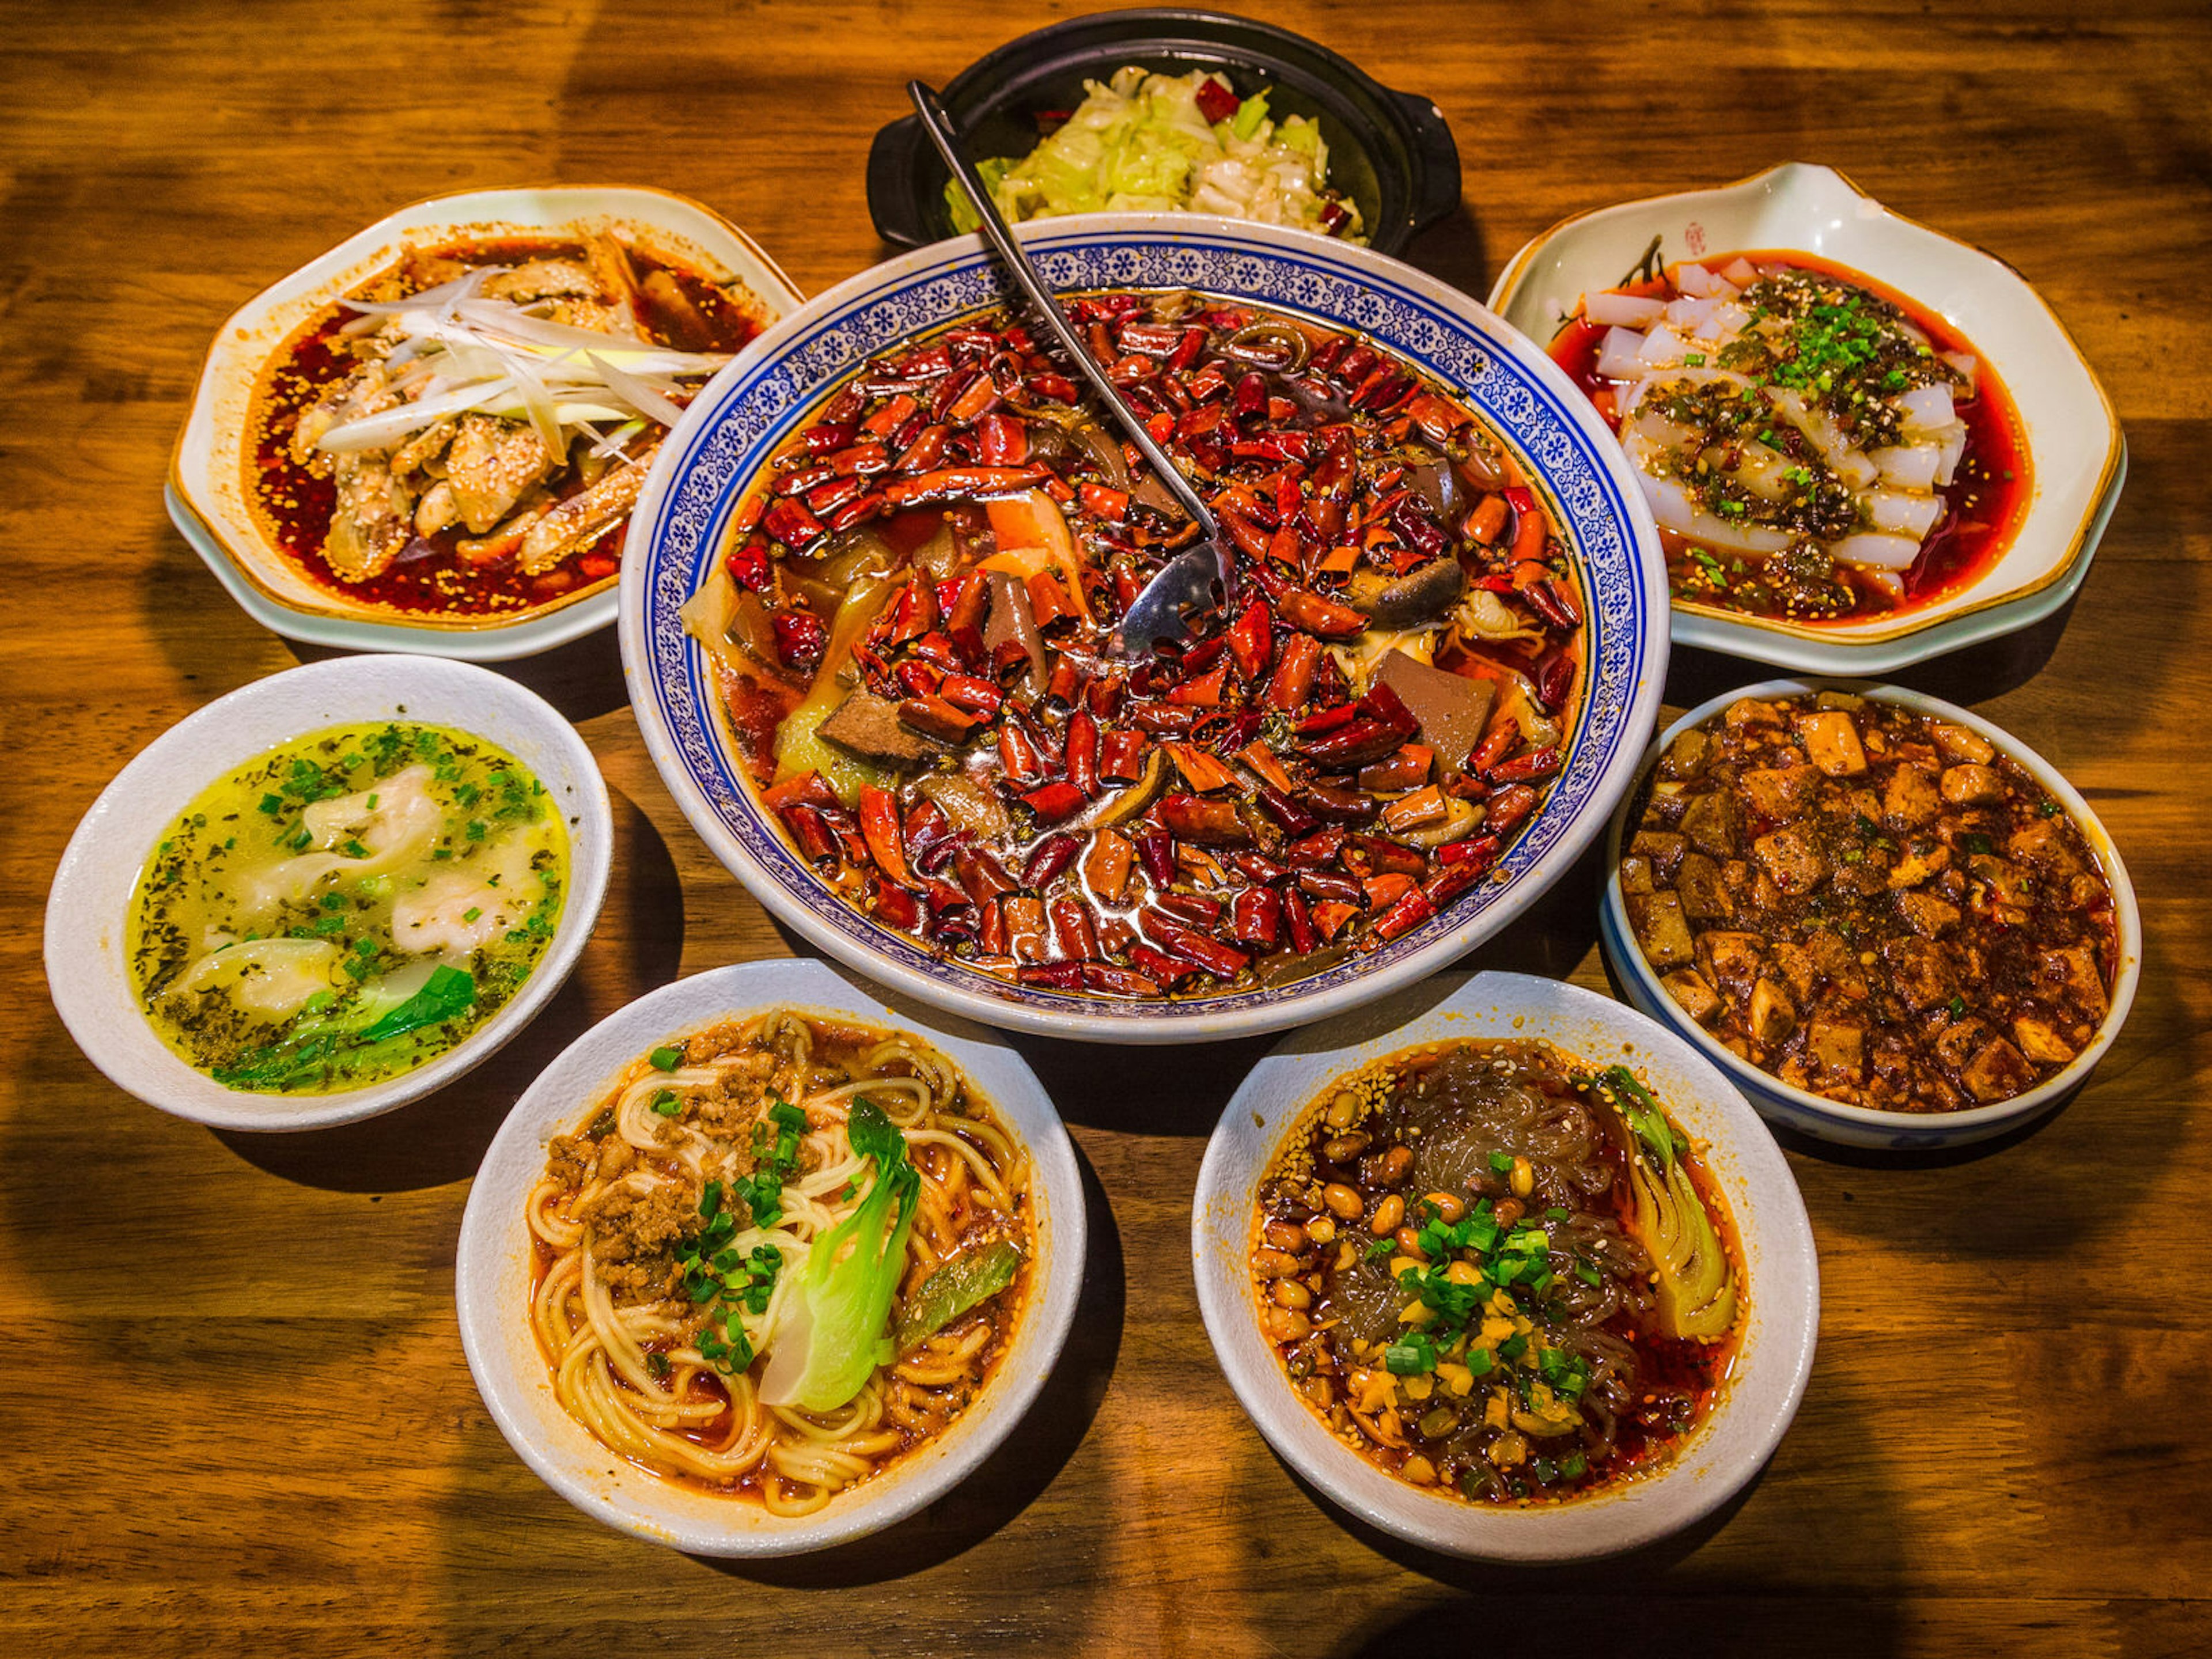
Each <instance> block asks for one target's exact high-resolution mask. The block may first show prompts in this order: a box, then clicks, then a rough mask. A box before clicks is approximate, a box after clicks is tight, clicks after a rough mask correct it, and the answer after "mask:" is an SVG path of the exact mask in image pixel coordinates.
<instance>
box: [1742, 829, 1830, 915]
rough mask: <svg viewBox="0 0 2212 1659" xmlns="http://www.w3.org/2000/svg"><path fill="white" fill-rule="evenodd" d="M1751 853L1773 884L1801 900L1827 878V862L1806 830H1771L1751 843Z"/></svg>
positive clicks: (1818, 845) (1818, 846) (1818, 844)
mask: <svg viewBox="0 0 2212 1659" xmlns="http://www.w3.org/2000/svg"><path fill="white" fill-rule="evenodd" d="M1751 850H1752V852H1753V855H1754V856H1756V857H1757V858H1758V860H1759V865H1760V866H1761V867H1762V868H1764V869H1765V872H1766V873H1767V874H1768V875H1769V876H1771V877H1772V878H1773V880H1774V884H1775V885H1776V886H1777V887H1779V888H1780V889H1781V890H1783V891H1784V892H1785V893H1787V894H1789V895H1790V896H1791V897H1793V898H1802V897H1803V896H1805V895H1806V894H1808V893H1809V892H1811V891H1812V890H1814V888H1816V887H1818V886H1819V885H1820V884H1821V883H1822V882H1823V881H1825V880H1826V879H1827V876H1828V860H1826V858H1824V857H1823V856H1821V853H1820V843H1819V842H1817V841H1815V840H1814V838H1813V836H1811V834H1810V833H1808V831H1806V830H1803V829H1796V828H1784V829H1775V830H1771V831H1769V832H1768V833H1767V834H1765V835H1764V836H1760V837H1759V839H1758V840H1757V841H1755V842H1752V844H1751Z"/></svg>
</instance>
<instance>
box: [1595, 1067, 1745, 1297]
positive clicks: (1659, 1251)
mask: <svg viewBox="0 0 2212 1659" xmlns="http://www.w3.org/2000/svg"><path fill="white" fill-rule="evenodd" d="M1595 1083H1596V1087H1597V1088H1598V1090H1600V1091H1602V1092H1605V1093H1607V1094H1610V1095H1611V1097H1613V1104H1614V1106H1615V1107H1616V1109H1618V1110H1619V1111H1620V1116H1621V1121H1623V1122H1624V1123H1626V1125H1627V1126H1628V1128H1629V1131H1630V1139H1629V1160H1628V1161H1629V1188H1630V1193H1631V1195H1632V1198H1633V1200H1634V1206H1635V1207H1634V1212H1633V1216H1632V1222H1631V1226H1632V1231H1634V1233H1635V1235H1636V1237H1637V1241H1638V1243H1641V1244H1642V1245H1643V1246H1644V1249H1645V1251H1646V1252H1647V1253H1649V1255H1650V1257H1651V1264H1652V1267H1654V1268H1655V1269H1656V1274H1657V1281H1658V1282H1657V1284H1656V1287H1655V1294H1654V1297H1653V1300H1654V1303H1655V1304H1656V1311H1657V1313H1658V1316H1659V1322H1660V1323H1661V1325H1662V1327H1663V1328H1665V1330H1666V1332H1667V1334H1668V1335H1670V1336H1678V1337H1694V1338H1699V1339H1701V1340H1713V1339H1715V1338H1718V1337H1722V1336H1725V1335H1726V1334H1728V1332H1729V1328H1731V1327H1732V1326H1733V1325H1734V1324H1735V1312H1736V1284H1735V1269H1734V1268H1733V1267H1730V1266H1729V1259H1728V1250H1727V1248H1726V1246H1724V1245H1723V1243H1722V1242H1721V1237H1720V1233H1719V1231H1718V1229H1717V1228H1716V1227H1715V1226H1714V1225H1713V1218H1712V1216H1711V1213H1710V1212H1708V1211H1707V1210H1706V1208H1705V1199H1704V1198H1703V1196H1702V1195H1700V1194H1699V1192H1698V1189H1697V1185H1696V1183H1695V1182H1692V1180H1691V1178H1690V1172H1689V1170H1688V1169H1687V1168H1686V1167H1685V1166H1684V1164H1683V1163H1682V1160H1681V1154H1682V1153H1683V1152H1686V1151H1687V1150H1688V1149H1689V1146H1688V1143H1687V1142H1686V1140H1684V1139H1682V1137H1681V1135H1680V1132H1679V1131H1677V1130H1676V1129H1675V1127H1674V1125H1673V1124H1672V1123H1670V1122H1669V1121H1668V1119H1667V1114H1666V1112H1665V1110H1664V1109H1662V1107H1661V1106H1660V1104H1659V1103H1658V1102H1657V1101H1656V1099H1654V1098H1653V1097H1652V1095H1651V1091H1650V1090H1648V1089H1646V1088H1645V1087H1644V1085H1642V1084H1641V1083H1638V1081H1637V1080H1636V1077H1635V1074H1634V1073H1632V1072H1631V1071H1630V1070H1629V1069H1628V1068H1627V1067H1626V1066H1607V1068H1606V1069H1605V1071H1603V1072H1602V1073H1600V1074H1599V1075H1598V1077H1597V1079H1595Z"/></svg>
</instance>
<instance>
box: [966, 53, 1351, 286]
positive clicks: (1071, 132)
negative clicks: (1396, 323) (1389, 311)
mask: <svg viewBox="0 0 2212 1659" xmlns="http://www.w3.org/2000/svg"><path fill="white" fill-rule="evenodd" d="M1209 80H1212V81H1213V82H1215V83H1216V84H1215V86H1214V88H1211V89H1209V94H1208V95H1209V99H1210V100H1211V99H1216V98H1221V97H1222V96H1223V94H1222V92H1221V90H1220V88H1224V87H1225V86H1226V82H1222V81H1221V80H1220V78H1219V77H1218V76H1212V75H1211V74H1210V72H1209V71H1206V70H1192V71H1191V73H1189V74H1188V75H1182V76H1170V75H1153V74H1150V73H1148V72H1147V71H1146V70H1143V69H1141V68H1139V67H1137V66H1135V65H1131V66H1130V67H1128V68H1127V69H1123V70H1119V71H1117V72H1116V73H1115V76H1114V78H1113V79H1112V80H1111V81H1110V82H1105V83H1103V84H1101V83H1100V82H1097V81H1088V82H1085V83H1084V85H1085V90H1086V93H1087V94H1088V95H1087V96H1085V99H1084V100H1083V102H1082V104H1081V105H1080V106H1079V107H1078V108H1077V110H1076V111H1075V112H1074V113H1073V115H1071V116H1070V117H1069V118H1067V121H1066V124H1065V125H1062V126H1061V127H1060V130H1059V131H1056V132H1054V134H1053V135H1052V136H1051V137H1048V138H1047V139H1045V140H1044V142H1043V143H1040V144H1039V145H1038V146H1037V147H1036V149H1033V150H1031V151H1030V153H1029V154H1028V155H1025V156H1023V157H1022V158H1021V159H1020V160H1018V161H1016V160H1013V159H1011V158H1008V157H1004V156H1000V157H994V158H993V159H992V160H990V161H985V162H983V163H982V164H981V166H980V167H978V168H977V169H976V170H977V172H979V173H981V175H982V177H983V182H984V184H985V185H987V186H988V187H989V189H990V191H991V194H992V197H993V199H994V200H995V201H996V202H997V204H998V207H999V211H1000V213H1001V214H1003V215H1005V216H1006V220H1007V222H1009V223H1017V224H1018V223H1019V222H1021V221H1023V220H1024V219H1041V218H1048V217H1052V216H1056V215H1059V214H1063V213H1097V212H1146V211H1152V210H1176V209H1188V210H1193V211H1195V212H1200V213H1217V214H1220V215H1222V216H1225V217H1228V218H1232V219H1249V220H1253V221H1255V222H1258V223H1261V224H1270V225H1289V226H1291V227H1292V228H1296V229H1299V230H1312V231H1319V232H1322V234H1328V235H1334V236H1340V237H1342V238H1343V239H1344V240H1346V241H1350V242H1364V240H1366V238H1365V237H1364V236H1363V235H1361V234H1359V230H1360V224H1359V210H1358V208H1357V207H1355V206H1353V205H1352V203H1351V202H1350V201H1349V200H1346V198H1344V197H1338V196H1332V195H1330V194H1328V191H1327V185H1328V144H1327V143H1325V142H1323V140H1322V135H1321V129H1320V128H1319V127H1318V126H1317V125H1315V124H1314V123H1313V122H1311V121H1310V120H1308V119H1307V118H1305V117H1304V116H1302V115H1290V116H1285V117H1284V118H1283V119H1282V120H1280V121H1276V120H1274V119H1273V118H1270V117H1269V115H1268V114H1267V94H1266V93H1265V92H1259V93H1255V94H1253V95H1252V96H1251V97H1249V98H1247V99H1245V100H1243V101H1242V102H1241V103H1240V104H1239V105H1238V106H1237V110H1236V112H1235V113H1233V114H1231V115H1229V116H1227V117H1225V118H1223V119H1221V120H1218V121H1208V120H1207V119H1206V115H1205V113H1204V112H1203V111H1202V110H1201V108H1200V88H1201V87H1202V86H1204V84H1205V83H1206V82H1208V81H1209ZM945 202H946V204H947V205H948V206H949V207H950V208H951V212H952V222H953V225H954V227H955V228H957V229H960V230H973V229H974V228H975V225H976V222H977V221H976V216H975V209H974V208H973V207H972V206H971V205H970V204H969V201H968V197H967V195H966V193H965V192H964V191H962V189H961V187H960V185H959V182H958V181H957V179H956V180H954V181H952V182H951V183H949V184H947V185H946V186H945Z"/></svg>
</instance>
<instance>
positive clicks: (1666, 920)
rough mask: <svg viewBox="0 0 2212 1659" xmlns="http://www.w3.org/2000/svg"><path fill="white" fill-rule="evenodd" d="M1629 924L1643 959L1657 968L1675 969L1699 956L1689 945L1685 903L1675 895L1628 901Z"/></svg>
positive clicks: (1631, 898) (1649, 894) (1650, 894)
mask: <svg viewBox="0 0 2212 1659" xmlns="http://www.w3.org/2000/svg"><path fill="white" fill-rule="evenodd" d="M1627 906H1628V921H1629V925H1630V926H1631V927H1633V928H1635V930H1636V942H1637V943H1638V945H1642V946H1643V947H1644V960H1645V961H1646V962H1649V963H1650V964H1651V965H1652V966H1653V967H1654V968H1675V967H1679V966H1680V965H1681V964H1682V963H1686V962H1687V961H1689V960H1690V959H1691V958H1692V957H1693V956H1695V955H1696V954H1697V952H1696V950H1695V948H1694V947H1693V946H1692V945H1691V943H1690V928H1689V924H1688V923H1687V922H1686V921H1683V920H1682V901H1681V900H1680V898H1678V897H1677V896H1675V895H1674V894H1672V893H1648V894H1644V895H1640V896H1631V897H1630V898H1629V899H1628V900H1627Z"/></svg>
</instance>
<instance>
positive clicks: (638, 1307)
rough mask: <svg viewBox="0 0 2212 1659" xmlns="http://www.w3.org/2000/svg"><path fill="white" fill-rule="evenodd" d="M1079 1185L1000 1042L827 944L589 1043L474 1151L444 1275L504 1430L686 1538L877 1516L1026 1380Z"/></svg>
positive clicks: (1069, 1287)
mask: <svg viewBox="0 0 2212 1659" xmlns="http://www.w3.org/2000/svg"><path fill="white" fill-rule="evenodd" d="M1084 1226H1085V1224H1084V1201H1083V1192H1082V1184H1081V1180H1080V1177H1079V1173H1078V1170H1077V1166H1076V1163H1075V1155H1074V1151H1073V1145H1072V1143H1071V1142H1070V1141H1069V1139H1068V1137H1067V1132H1066V1129H1065V1128H1064V1127H1062V1126H1061V1123H1060V1118H1059V1115H1058V1114H1057V1113H1056V1112H1055V1111H1054V1109H1053V1105H1052V1102H1051V1100H1050V1098H1049V1097H1048V1096H1047V1095H1046V1094H1045V1092H1044V1090H1043V1088H1042V1085H1039V1084H1038V1082H1037V1080H1036V1075H1035V1074H1034V1073H1032V1072H1031V1071H1030V1068H1029V1066H1028V1064H1027V1063H1026V1062H1025V1061H1024V1060H1022V1058H1021V1057H1020V1056H1019V1055H1018V1054H1016V1053H1015V1052H1014V1051H1013V1050H1012V1048H1009V1047H1007V1046H1006V1044H1005V1043H1004V1042H1001V1041H1000V1040H999V1039H997V1038H995V1037H994V1036H989V1035H988V1034H987V1033H984V1032H982V1031H981V1030H978V1029H977V1028H975V1027H974V1026H971V1025H969V1024H966V1023H965V1022H963V1021H959V1020H955V1019H952V1018H948V1017H946V1016H945V1015H942V1014H938V1013H933V1012H929V1011H927V1010H926V1009H923V1008H922V1007H921V1006H919V1005H916V1004H914V1003H911V1002H908V1001H905V1000H895V1001H884V1000H879V999H878V997H877V996H875V995H874V994H871V993H870V992H868V991H866V990H863V989H861V988H860V987H858V986H857V985H855V984H854V983H852V982H850V981H848V980H846V979H845V978H843V977H842V976H841V975H839V974H837V973H836V972H834V971H832V970H831V969H829V968H827V967H825V966H823V964H821V963H814V962H805V961H801V962H756V963H739V964H737V965H735V966H732V967H727V968H720V969H714V971H712V972H709V973H705V974H700V975H695V976H694V977H692V978H690V979H687V980H683V981H678V983H676V984H674V985H670V986H665V987H662V988H661V989H660V990H658V991H655V992H653V994H651V995H649V996H646V997H643V998H641V999H640V1000H638V1001H636V1002H634V1003H632V1004H630V1006H628V1007H627V1008H624V1009H623V1010H622V1011H621V1012H618V1013H616V1014H614V1015H611V1016H610V1017H609V1018H606V1019H605V1020H603V1021H601V1022H600V1023H599V1024H598V1025H597V1026H595V1027H593V1028H592V1030H590V1031H588V1032H586V1034H585V1035H584V1036H581V1037H580V1038H578V1039H577V1040H576V1042H574V1043H573V1044H572V1045H571V1046H570V1047H569V1048H568V1049H567V1050H566V1051H565V1052H564V1053H563V1054H562V1055H561V1057H560V1058H559V1059H558V1060H555V1061H554V1062H553V1064H552V1065H551V1066H548V1067H547V1068H546V1070H545V1071H544V1073H542V1074H541V1075H540V1076H539V1078H538V1080H537V1082H536V1083H534V1084H533V1085H532V1086H531V1088H530V1091H529V1092H528V1093H526V1095H524V1097H522V1099H521V1100H520V1102H519V1103H517V1104H516V1106H515V1109H514V1110H513V1113H512V1114H510V1115H509V1116H508V1117H507V1121H506V1123H505V1124H504V1125H503V1126H502V1127H501V1129H500V1132H499V1133H498V1135H497V1136H496V1137H495V1139H494V1140H493V1142H492V1145H491V1148H490V1150H489V1152H486V1154H485V1155H484V1162H483V1168H482V1169H481V1170H479V1171H478V1172H477V1179H476V1184H475V1186H474V1188H472V1189H471V1192H470V1194H469V1206H468V1212H467V1214H466V1216H465V1218H464V1219H463V1222H462V1225H461V1237H460V1249H459V1260H458V1262H457V1265H456V1271H455V1279H456V1282H457V1285H458V1294H459V1305H460V1322H461V1340H462V1346H464V1348H465V1350H466V1352H467V1354H468V1360H469V1369H470V1370H471V1373H472V1374H473V1375H474V1376H475V1378H476V1382H477V1389H478V1390H479V1391H480V1392H481V1393H482V1394H483V1397H484V1401H485V1403H486V1405H488V1406H489V1407H490V1409H491V1413H492V1417H493V1419H494V1420H495V1422H497V1423H498V1425H499V1427H500V1431H501V1433H502V1434H504V1435H505V1436H506V1437H507V1442H508V1443H509V1444H510V1445H512V1446H513V1448H514V1449H515V1451H516V1453H517V1454H518V1455H520V1457H521V1458H522V1459H523V1461H524V1462H526V1463H528V1464H529V1465H530V1467H531V1468H532V1469H533V1470H534V1471H535V1472H536V1473H537V1474H538V1476H539V1477H540V1478H541V1479H543V1480H544V1481H545V1483H546V1484H547V1485H548V1486H551V1487H552V1488H553V1489H554V1490H555V1491H556V1492H559V1493H560V1494H561V1495H562V1497H564V1498H568V1501H569V1502H571V1503H572V1504H575V1505H576V1506H577V1507H578V1508H579V1509H580V1510H583V1511H584V1512H585V1513H586V1514H587V1515H590V1516H594V1517H595V1518H597V1519H599V1520H600V1521H604V1522H606V1523H607V1524H608V1525H610V1526H612V1527H615V1528H619V1529H620V1530H622V1531H624V1532H628V1533H631V1534H635V1535H636V1536H638V1537H641V1538H647V1539H651V1540H653V1541H656V1542H659V1543H664V1544H667V1545H669V1546H671V1547H674V1548H677V1549H680V1550H684V1551H686V1552H688V1553H693V1554H700V1555H715V1556H767V1555H787V1554H795V1553H800V1552H804V1551H808V1550H816V1549H822V1548H826V1547H829V1546H831V1545H835V1544H841V1543H845V1542H848V1541H851V1540H854V1539H856V1538H860V1537H864V1536H866V1534H870V1533H872V1532H876V1531H878V1530H879V1529H881V1528H884V1527H888V1526H890V1525H892V1524H893V1523H894V1522H898V1521H901V1520H903V1519H905V1518H906V1517H908V1516H912V1515H914V1514H915V1513H916V1512H917V1511H918V1510H921V1509H922V1508H924V1507H925V1506H926V1505H927V1504H932V1503H933V1502H935V1501H936V1500H937V1499H939V1498H941V1497H943V1496H944V1494H945V1492H947V1491H948V1490H949V1489H950V1488H951V1487H952V1486H954V1485H956V1484H957V1482H959V1481H960V1480H963V1479H964V1478H966V1477H967V1476H968V1475H969V1474H970V1473H972V1472H973V1471H974V1470H975V1468H977V1467H978V1466H979V1465H981V1463H982V1462H984V1460H985V1459H986V1458H987V1457H989V1456H990V1455H991V1454H992V1453H993V1451H994V1450H995V1449H997V1448H998V1447H999V1445H1000V1443H1001V1442H1003V1441H1004V1440H1005V1438H1006V1436H1007V1434H1008V1433H1010V1432H1011V1431H1012V1429H1013V1427H1014V1425H1015V1424H1016V1423H1017V1422H1018V1421H1019V1420H1020V1419H1021V1417H1022V1415H1023V1413H1024V1412H1026V1411H1027V1410H1028V1409H1029V1407H1030V1405H1031V1404H1032V1403H1033V1402H1034V1401H1035V1400H1036V1395H1037V1393H1038V1390H1039V1389H1042V1387H1043V1385H1044V1382H1045V1379H1046V1377H1047V1376H1048V1374H1049V1373H1050V1371H1051V1370H1052V1366H1053V1364H1054V1361H1055V1360H1056V1359H1057V1358H1058V1357H1059V1354H1060V1347H1061V1346H1062V1344H1063V1343H1064V1342H1065V1341H1066V1337H1067V1334H1068V1330H1069V1328H1070V1327H1071V1325H1072V1323H1073V1320H1074V1316H1075V1307H1076V1302H1077V1298H1078V1296H1079V1292H1080V1290H1081V1287H1082V1279H1083V1260H1084V1240H1085V1232H1084Z"/></svg>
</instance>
